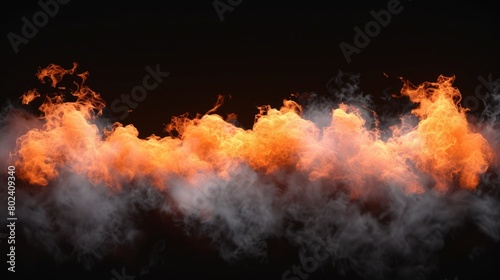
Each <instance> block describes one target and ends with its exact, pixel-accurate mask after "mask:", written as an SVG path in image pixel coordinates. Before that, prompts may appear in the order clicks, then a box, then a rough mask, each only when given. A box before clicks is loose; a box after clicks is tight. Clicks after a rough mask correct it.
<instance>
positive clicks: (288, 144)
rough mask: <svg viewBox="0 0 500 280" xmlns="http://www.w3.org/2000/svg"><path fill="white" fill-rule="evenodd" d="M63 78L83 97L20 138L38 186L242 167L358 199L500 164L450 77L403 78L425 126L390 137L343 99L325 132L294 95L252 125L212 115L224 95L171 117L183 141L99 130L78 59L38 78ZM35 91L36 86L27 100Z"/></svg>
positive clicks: (158, 181) (54, 107)
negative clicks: (293, 175)
mask: <svg viewBox="0 0 500 280" xmlns="http://www.w3.org/2000/svg"><path fill="white" fill-rule="evenodd" d="M65 75H77V76H78V77H80V78H79V79H80V82H79V83H77V84H76V89H74V90H72V94H73V95H74V96H75V97H76V101H74V102H67V101H64V98H63V96H62V95H56V96H55V97H51V98H47V99H46V100H45V102H44V103H43V105H42V106H41V107H40V110H41V111H42V113H43V117H42V119H43V121H44V126H43V128H42V129H33V130H31V131H29V132H28V133H26V134H25V135H23V136H22V137H20V138H19V139H18V140H17V154H16V155H17V161H16V165H17V168H18V169H19V170H20V172H19V176H20V177H21V178H22V179H24V180H26V181H27V182H29V183H30V184H34V185H40V186H46V185H48V184H49V182H50V181H52V180H55V179H57V177H58V176H59V174H60V173H62V172H73V173H76V174H80V175H82V176H86V177H87V178H88V179H89V181H91V182H92V183H94V184H106V185H109V186H111V187H117V188H119V187H120V186H121V185H123V184H124V183H132V182H134V181H137V180H143V181H144V180H146V181H147V182H150V183H151V184H152V185H154V186H156V187H158V188H160V189H164V188H168V187H169V185H170V183H169V182H171V180H172V179H176V178H181V179H184V180H191V179H193V178H194V175H199V174H216V175H218V176H220V177H222V178H228V176H231V174H232V171H234V170H235V169H236V168H237V167H238V166H240V165H242V164H243V165H248V166H249V167H251V168H252V169H254V170H255V171H256V172H261V173H263V174H271V175H272V174H277V173H281V172H285V173H287V172H300V173H301V174H304V175H305V176H307V178H309V179H310V180H325V181H329V182H331V183H332V184H331V185H332V186H339V187H343V188H347V189H348V190H349V191H350V192H351V194H353V195H355V196H357V195H360V194H363V193H364V192H366V191H370V190H373V189H376V188H380V187H381V186H396V187H400V188H403V189H405V190H406V191H408V192H411V193H420V192H423V191H425V190H427V189H429V188H435V189H436V190H438V191H446V190H448V189H450V188H451V187H453V186H458V187H461V188H465V189H474V188H475V187H476V186H477V185H478V183H479V175H480V174H481V173H483V172H485V171H486V170H487V168H488V165H489V164H490V163H491V162H492V160H493V153H492V151H491V148H490V147H489V145H488V143H487V141H486V140H485V139H484V138H483V137H482V135H481V134H479V133H474V132H473V131H472V130H471V128H470V126H469V124H468V123H467V120H466V118H465V110H464V109H463V108H461V107H460V106H459V105H458V101H459V100H460V93H459V91H458V90H457V89H456V88H453V87H452V82H453V78H450V77H444V76H440V77H439V78H438V80H437V82H436V83H424V84H422V85H419V86H413V85H411V84H410V83H409V82H407V83H405V85H404V87H403V89H402V94H403V95H407V96H408V97H409V98H410V100H411V101H412V102H414V103H417V104H418V107H417V108H416V109H415V110H413V112H412V113H413V114H414V115H415V116H417V117H418V118H419V119H420V122H419V124H418V125H416V126H414V127H410V128H407V127H405V128H404V129H403V126H398V127H394V128H393V135H392V137H391V138H390V139H388V140H386V141H383V140H382V139H381V137H380V132H379V131H378V130H377V129H371V130H369V129H367V128H366V126H365V120H364V119H363V118H362V117H361V114H360V112H359V111H358V109H356V108H354V107H351V106H348V105H345V104H340V105H339V108H337V109H334V110H332V114H331V123H330V125H329V126H327V127H325V128H322V129H320V128H319V127H318V126H316V125H315V124H314V123H313V122H311V121H309V120H307V119H305V118H303V116H302V108H301V106H300V105H298V104H297V103H295V102H293V101H290V100H284V101H283V106H282V107H281V108H280V109H275V108H271V107H270V106H262V107H260V113H259V114H258V115H257V116H256V121H255V123H254V126H253V128H252V129H249V130H244V129H242V128H239V127H236V126H234V125H233V124H231V123H230V122H228V121H227V120H224V119H223V118H222V117H221V116H219V115H216V114H211V113H213V111H215V109H216V108H218V107H219V106H220V105H221V104H222V100H221V99H219V100H218V102H217V104H216V106H215V108H214V109H212V110H210V111H209V112H208V113H207V114H205V115H203V116H198V117H196V118H193V119H190V118H188V117H187V116H186V115H184V116H180V117H174V118H172V122H171V123H170V124H169V125H167V130H168V131H173V130H175V131H177V132H178V133H179V136H178V137H170V136H169V137H164V138H161V137H158V136H155V135H152V136H150V137H148V138H147V139H140V138H138V135H139V133H138V131H137V129H136V128H135V127H134V126H132V125H127V126H123V125H121V124H119V123H115V124H114V125H113V127H112V128H111V129H110V130H104V131H100V130H99V129H98V127H97V126H96V125H95V124H94V119H95V118H96V117H97V116H99V115H100V113H101V112H102V109H103V108H104V101H103V100H102V99H101V97H100V96H99V94H97V93H95V92H94V91H92V90H91V89H89V88H88V87H86V86H85V79H86V78H87V76H88V73H82V74H77V73H76V64H75V65H74V66H73V68H72V69H69V70H66V69H63V68H61V67H59V66H56V65H50V66H49V67H47V68H45V69H40V70H39V72H38V74H37V76H38V78H39V79H40V81H42V82H44V79H46V78H50V80H51V86H52V87H54V88H56V87H57V86H58V84H59V83H60V82H61V80H62V79H63V77H64V76H65ZM37 96H39V94H37V92H36V91H32V92H28V93H26V94H25V95H24V96H23V103H26V104H27V103H29V102H31V101H32V100H33V99H34V98H35V97H37ZM231 118H234V115H232V116H231ZM423 174H424V175H426V176H428V177H429V178H431V179H432V180H433V182H432V183H429V180H428V178H426V179H424V178H422V177H423V176H422V175H423Z"/></svg>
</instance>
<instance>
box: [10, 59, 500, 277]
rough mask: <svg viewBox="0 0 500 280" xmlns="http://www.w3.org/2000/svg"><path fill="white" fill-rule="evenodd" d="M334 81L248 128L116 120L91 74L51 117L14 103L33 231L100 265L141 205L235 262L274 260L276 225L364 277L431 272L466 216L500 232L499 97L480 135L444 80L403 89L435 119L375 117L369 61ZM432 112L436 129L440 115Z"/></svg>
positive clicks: (33, 239)
mask: <svg viewBox="0 0 500 280" xmlns="http://www.w3.org/2000/svg"><path fill="white" fill-rule="evenodd" d="M48 69H52V70H54V67H50V68H48ZM56 70H57V69H56ZM74 70H75V68H74V69H73V71H72V72H68V71H67V70H65V71H66V72H65V73H70V74H73V72H74ZM55 77H56V78H57V77H58V76H57V75H55ZM43 78H44V77H42V80H43ZM56 78H54V75H52V79H56ZM83 80H84V79H83ZM59 81H60V80H56V81H55V82H54V80H53V83H55V84H57V82H59ZM449 81H450V80H446V79H444V80H442V81H441V82H442V83H443V84H445V85H446V83H447V82H449ZM433 86H434V87H436V85H435V84H433ZM82 89H83V90H82ZM328 89H329V92H330V94H331V95H330V96H326V97H325V96H323V97H321V96H319V95H318V94H316V93H312V94H308V95H307V96H305V95H301V96H298V97H297V98H298V101H297V102H298V103H292V102H291V101H288V102H285V103H284V107H283V108H282V109H280V110H277V109H273V108H269V107H262V108H261V114H260V116H259V118H258V121H257V123H256V125H255V126H254V128H253V129H252V130H243V129H241V128H238V127H235V126H234V125H233V124H232V123H231V122H226V121H224V120H223V119H222V118H221V117H219V116H217V115H206V116H203V117H200V118H195V119H187V118H180V117H179V118H174V119H173V122H172V124H171V125H172V126H171V128H173V129H176V130H177V131H178V132H179V133H180V136H179V137H177V138H171V137H167V138H159V137H154V136H152V137H150V138H148V139H139V138H137V135H138V133H137V130H136V129H135V128H134V127H133V126H126V127H123V126H121V125H120V124H114V125H113V126H111V127H109V126H106V125H105V124H106V123H108V121H107V120H100V119H99V118H98V117H99V111H100V109H102V107H101V105H102V104H103V101H102V100H101V99H100V97H99V95H98V94H96V93H95V92H93V91H90V89H88V88H85V87H83V86H82V85H80V87H79V90H80V91H79V92H77V94H75V96H77V100H76V101H75V102H73V103H71V102H62V101H58V100H56V99H50V102H49V103H44V104H46V105H44V107H43V114H42V117H41V118H37V117H35V116H34V115H33V114H31V113H28V112H26V111H25V110H23V109H21V108H14V106H8V107H7V109H5V110H4V111H3V113H2V117H1V119H0V120H1V127H0V131H1V133H2V135H3V137H2V140H1V143H0V144H1V145H0V152H1V154H2V158H6V159H9V160H8V161H6V162H2V166H4V167H6V166H7V165H12V164H15V165H16V166H17V170H18V171H17V172H18V173H17V174H18V175H19V176H20V178H19V180H20V181H19V184H18V186H17V190H16V196H17V210H16V211H17V215H18V219H19V220H22V221H23V223H22V227H21V229H22V233H23V235H24V236H25V237H26V239H27V240H28V241H29V242H30V243H31V244H33V245H36V246H38V247H42V248H44V250H45V251H47V252H49V253H50V254H51V255H52V256H53V257H54V259H55V260H56V261H58V262H66V261H69V260H74V259H76V260H78V261H79V262H80V263H81V264H82V266H84V267H85V268H87V269H92V268H93V267H94V266H95V264H96V263H97V262H99V261H100V260H102V259H103V258H104V257H106V256H107V255H110V254H112V253H113V252H114V250H116V248H117V247H119V246H123V245H129V246H134V244H136V242H137V239H138V238H139V237H140V236H141V235H142V234H144V233H143V232H142V231H143V229H142V228H141V227H140V225H139V223H138V220H139V219H140V217H141V215H144V213H145V212H147V211H151V210H154V211H159V212H160V213H162V215H164V216H165V217H169V219H172V220H175V221H178V222H179V225H180V227H182V228H183V230H185V233H186V234H187V235H198V236H203V237H205V238H208V239H209V240H211V241H212V245H213V246H214V247H215V248H217V250H218V252H219V254H220V256H221V258H222V259H224V260H226V261H228V262H241V261H245V260H248V259H266V258H267V251H268V242H269V240H270V239H272V238H284V239H286V240H287V241H288V242H289V243H290V244H291V245H293V246H295V247H296V248H297V249H298V252H299V253H300V259H301V260H306V259H308V256H311V255H314V254H316V253H317V252H318V248H320V249H321V250H323V251H324V252H326V253H327V255H328V259H327V261H325V262H323V263H321V264H318V266H319V265H321V266H333V267H335V268H337V269H338V271H339V273H346V271H353V272H354V273H356V274H358V275H359V276H361V277H363V278H366V279H382V278H392V279H395V278H404V279H407V278H419V277H420V278H425V277H426V275H429V274H430V273H432V272H433V271H435V270H436V269H438V268H439V265H440V263H439V258H438V254H439V252H440V251H441V250H443V248H444V247H445V246H446V242H447V240H449V239H450V238H452V237H453V235H454V234H455V233H456V232H458V231H460V230H461V229H462V228H463V227H465V226H472V227H474V228H475V229H477V230H478V231H479V232H481V233H482V234H484V236H486V237H487V238H489V239H491V240H493V241H495V242H498V241H499V239H500V204H499V203H498V202H499V201H498V200H499V199H498V198H499V191H498V189H499V186H500V181H499V180H500V179H499V178H500V176H499V175H500V174H499V173H500V168H499V162H498V159H497V158H494V159H491V158H490V157H489V153H488V151H489V150H488V149H487V147H486V144H485V143H487V144H488V145H489V147H491V150H492V151H493V154H494V155H498V154H500V149H499V147H500V144H499V140H498V139H500V137H499V135H498V112H500V108H499V107H498V106H499V105H498V104H499V102H498V100H500V99H499V98H498V96H497V97H488V98H493V99H492V100H496V103H494V102H490V103H489V104H491V105H490V106H497V107H488V109H487V110H486V111H485V112H486V113H485V114H484V115H483V118H482V119H480V120H479V122H478V124H477V125H476V126H473V125H471V124H470V128H471V130H476V131H478V132H480V134H477V133H475V132H474V131H469V130H468V129H469V127H468V125H467V123H465V124H464V122H463V121H464V120H465V117H464V118H463V119H462V118H461V117H462V116H463V115H462V111H461V110H460V108H459V107H453V106H454V105H453V103H452V102H451V101H450V100H454V99H453V98H454V94H455V93H454V91H453V90H452V89H451V88H450V87H448V86H446V87H444V90H445V91H446V93H448V94H449V95H450V98H449V99H446V98H444V97H441V96H437V95H432V92H434V91H432V90H431V91H429V90H428V88H423V89H421V90H422V91H427V92H428V93H429V96H423V95H421V94H420V93H421V92H422V91H419V90H420V89H418V88H417V89H416V88H409V87H407V88H406V92H407V96H408V97H409V98H410V99H418V101H417V102H415V103H418V104H419V105H420V106H421V107H419V108H420V109H421V111H418V112H417V113H416V115H419V114H420V115H421V117H422V118H423V120H425V121H426V123H425V125H424V124H423V122H420V123H419V122H418V121H419V120H418V118H417V117H416V116H415V115H409V114H408V115H405V116H403V117H395V115H397V114H396V113H395V114H394V116H393V115H384V116H383V117H382V118H381V117H379V116H380V115H377V113H376V112H377V108H376V106H375V105H374V104H373V97H372V96H371V95H369V94H365V93H363V92H362V91H361V89H360V77H359V76H358V75H351V74H346V73H342V72H341V73H340V74H339V75H338V76H337V77H336V78H335V79H332V80H331V81H330V82H329V84H328ZM436 92H437V90H436ZM445 97H446V96H445ZM403 99H404V98H401V102H407V103H408V99H404V100H403ZM438 102H443V103H439V104H438ZM450 102H451V103H450ZM339 104H340V105H339ZM436 104H438V105H442V106H444V108H446V110H448V111H450V112H451V113H449V115H447V116H450V118H449V119H444V120H440V119H437V117H439V116H438V114H434V112H436V110H437V111H438V112H440V111H439V110H444V109H442V108H443V107H439V106H438V105H436ZM450 104H452V105H453V106H452V107H453V108H451V107H446V106H451V105H450ZM398 106H399V105H398ZM398 106H396V107H393V109H394V108H399V109H402V110H403V111H405V110H407V109H408V106H407V105H401V106H399V107H398ZM426 106H427V107H426ZM450 108H451V109H450ZM426 109H428V110H429V111H425V110H426ZM448 111H446V112H448ZM400 113H401V114H406V113H408V112H400ZM447 116H445V117H447ZM452 120H453V121H455V122H454V123H453V124H450V125H449V126H450V127H451V128H448V127H447V126H446V127H443V124H446V123H447V122H448V123H449V122H451V121H452ZM433 121H436V122H435V123H436V126H438V130H437V131H430V130H428V129H429V127H431V128H432V127H433V125H432V124H433ZM429 124H430V125H429ZM395 126H396V128H394V127H395ZM103 127H107V129H105V128H103ZM389 127H391V128H392V130H389ZM426 129H427V130H426ZM457 131H458V132H459V133H461V134H460V135H457V133H458V132H457ZM436 134H437V135H439V137H444V136H443V135H444V134H446V135H453V137H454V138H453V140H452V141H451V142H449V141H448V140H447V139H444V138H433V137H434V135H436ZM381 135H382V136H383V135H385V137H381ZM389 135H393V136H394V135H395V136H394V137H391V136H389ZM481 135H482V137H484V138H485V139H486V141H484V143H483V142H482V140H481V139H482V138H481V137H480V136H481ZM396 136H397V137H396ZM429 139H431V140H436V139H438V140H439V141H437V140H436V141H437V142H439V143H433V142H429V141H430V140H429ZM471 139H472V140H471ZM59 140H60V141H59ZM425 141H428V142H425ZM453 141H455V142H456V143H455V142H453ZM422 142H424V144H422ZM441 142H444V143H441ZM462 142H463V143H465V144H461V143H462ZM472 142H473V144H474V146H467V145H469V144H470V143H472ZM450 143H451V144H450ZM457 143H458V144H457ZM430 144H433V145H434V144H436V147H437V148H436V149H435V150H431V148H432V147H431V148H429V147H428V146H429V145H430ZM455 144H456V145H458V146H457V147H458V148H459V149H461V150H465V151H466V152H464V154H461V153H460V152H459V151H458V150H457V149H455V148H456V145H455ZM431 146H432V145H431ZM450 147H451V148H450ZM424 149H425V150H428V151H427V153H428V154H430V156H429V157H425V158H424V156H427V154H426V153H425V152H426V151H423V150H424ZM421 150H422V151H421ZM443 150H444V151H445V152H444V153H443V152H442V151H443ZM468 151H470V153H469V152H468ZM9 154H12V156H9ZM401 154H403V156H400V155H401ZM450 158H451V160H450ZM484 162H487V163H488V165H487V168H484V169H485V170H483V167H484V164H483V163H484ZM445 165H446V166H445ZM4 170H5V168H4ZM4 193H5V192H4ZM4 193H2V195H1V196H4V195H5V194H4ZM3 220H4V221H5V218H4V219H3ZM471 250H472V249H471ZM309 259H310V258H309Z"/></svg>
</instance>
